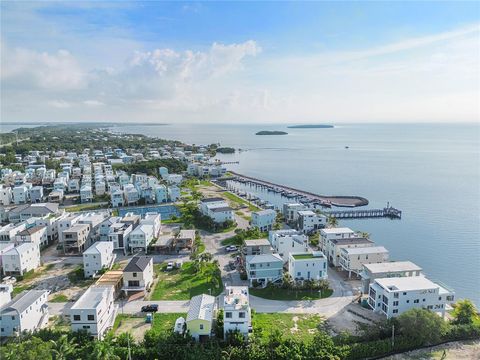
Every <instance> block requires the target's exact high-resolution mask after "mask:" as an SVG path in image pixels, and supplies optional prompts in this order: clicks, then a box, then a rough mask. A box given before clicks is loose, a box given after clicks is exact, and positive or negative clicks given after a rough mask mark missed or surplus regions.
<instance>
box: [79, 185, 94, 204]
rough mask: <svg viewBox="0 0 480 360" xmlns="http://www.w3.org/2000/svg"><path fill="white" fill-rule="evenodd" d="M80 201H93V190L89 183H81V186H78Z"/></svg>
mask: <svg viewBox="0 0 480 360" xmlns="http://www.w3.org/2000/svg"><path fill="white" fill-rule="evenodd" d="M80 201H81V202H82V203H86V202H92V201H93V192H92V186H91V185H86V184H85V185H82V187H81V188H80Z"/></svg>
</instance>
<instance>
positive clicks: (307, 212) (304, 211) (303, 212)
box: [298, 210, 315, 215]
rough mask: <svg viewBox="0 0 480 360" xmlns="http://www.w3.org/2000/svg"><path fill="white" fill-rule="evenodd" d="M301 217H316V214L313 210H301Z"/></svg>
mask: <svg viewBox="0 0 480 360" xmlns="http://www.w3.org/2000/svg"><path fill="white" fill-rule="evenodd" d="M298 214H299V215H315V213H314V212H313V211H312V210H300V211H298Z"/></svg>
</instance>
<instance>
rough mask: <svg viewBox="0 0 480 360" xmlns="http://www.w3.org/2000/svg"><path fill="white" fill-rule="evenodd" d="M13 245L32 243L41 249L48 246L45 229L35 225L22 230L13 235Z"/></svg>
mask: <svg viewBox="0 0 480 360" xmlns="http://www.w3.org/2000/svg"><path fill="white" fill-rule="evenodd" d="M15 243H16V244H21V243H34V244H35V245H37V246H38V247H39V248H41V247H43V246H45V245H47V244H48V238H47V227H46V226H38V225H35V226H32V227H29V228H27V229H25V230H22V231H20V232H19V233H18V234H17V235H15Z"/></svg>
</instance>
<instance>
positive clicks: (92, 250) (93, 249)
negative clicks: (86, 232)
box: [83, 241, 113, 254]
mask: <svg viewBox="0 0 480 360" xmlns="http://www.w3.org/2000/svg"><path fill="white" fill-rule="evenodd" d="M109 249H111V251H113V243H112V242H111V241H97V242H96V243H94V244H92V246H90V247H89V248H88V249H87V250H85V251H84V252H83V254H97V253H99V252H101V251H102V250H109Z"/></svg>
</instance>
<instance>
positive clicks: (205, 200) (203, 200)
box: [202, 197, 225, 203]
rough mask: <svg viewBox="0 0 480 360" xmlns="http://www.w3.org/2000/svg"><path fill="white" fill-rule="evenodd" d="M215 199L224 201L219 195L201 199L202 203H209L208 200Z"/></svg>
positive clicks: (212, 200) (214, 200) (215, 200)
mask: <svg viewBox="0 0 480 360" xmlns="http://www.w3.org/2000/svg"><path fill="white" fill-rule="evenodd" d="M217 201H225V199H224V198H221V197H212V198H207V199H202V203H210V202H217Z"/></svg>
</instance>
